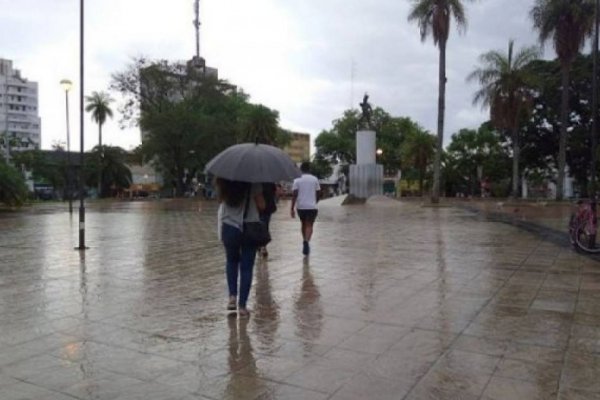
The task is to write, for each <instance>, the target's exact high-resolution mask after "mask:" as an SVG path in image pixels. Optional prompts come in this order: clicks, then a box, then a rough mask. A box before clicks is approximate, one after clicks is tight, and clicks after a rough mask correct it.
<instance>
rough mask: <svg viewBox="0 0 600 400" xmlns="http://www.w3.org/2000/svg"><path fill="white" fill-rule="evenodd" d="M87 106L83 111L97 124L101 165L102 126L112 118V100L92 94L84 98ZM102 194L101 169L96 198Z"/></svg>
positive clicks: (108, 97)
mask: <svg viewBox="0 0 600 400" xmlns="http://www.w3.org/2000/svg"><path fill="white" fill-rule="evenodd" d="M85 101H86V102H87V105H86V107H85V111H87V112H91V113H92V120H93V121H94V122H96V123H97V124H98V148H99V149H100V152H99V155H100V162H99V163H98V165H102V157H103V152H102V125H104V123H105V122H106V118H108V117H111V118H112V116H113V112H112V110H111V108H110V103H112V102H113V101H114V100H113V99H112V98H111V97H110V96H109V94H108V93H105V92H92V95H91V96H86V97H85ZM101 193H102V169H98V196H100V195H101Z"/></svg>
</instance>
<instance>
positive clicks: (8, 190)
mask: <svg viewBox="0 0 600 400" xmlns="http://www.w3.org/2000/svg"><path fill="white" fill-rule="evenodd" d="M26 199H27V186H26V185H25V180H24V179H23V175H22V174H21V173H20V172H19V171H18V170H17V169H16V168H14V167H13V166H11V165H9V164H8V163H7V162H6V161H5V160H4V159H3V158H2V157H0V203H3V204H5V205H7V206H20V205H22V204H23V203H24V202H25V200H26Z"/></svg>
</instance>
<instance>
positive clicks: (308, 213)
mask: <svg viewBox="0 0 600 400" xmlns="http://www.w3.org/2000/svg"><path fill="white" fill-rule="evenodd" d="M300 170H301V171H302V176H301V177H300V178H296V179H294V184H293V186H292V192H293V195H292V209H291V215H292V218H295V217H296V214H295V212H294V207H295V208H296V210H298V218H300V222H301V223H302V240H303V242H302V254H304V255H305V256H307V255H308V254H309V253H310V245H309V242H310V238H311V237H312V233H313V224H314V223H315V219H316V218H317V202H318V201H319V195H320V194H321V186H320V185H319V180H318V179H317V178H316V177H315V176H314V175H311V173H310V163H309V162H308V161H305V162H303V163H302V164H301V165H300Z"/></svg>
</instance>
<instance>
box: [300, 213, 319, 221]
mask: <svg viewBox="0 0 600 400" xmlns="http://www.w3.org/2000/svg"><path fill="white" fill-rule="evenodd" d="M317 212H318V210H298V218H300V221H307V222H315V219H317Z"/></svg>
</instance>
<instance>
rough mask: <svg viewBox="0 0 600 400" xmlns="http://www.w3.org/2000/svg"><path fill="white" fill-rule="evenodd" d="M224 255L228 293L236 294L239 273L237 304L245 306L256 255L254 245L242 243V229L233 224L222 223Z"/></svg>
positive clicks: (241, 306)
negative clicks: (225, 258)
mask: <svg viewBox="0 0 600 400" xmlns="http://www.w3.org/2000/svg"><path fill="white" fill-rule="evenodd" d="M221 238H222V240H223V246H225V255H226V257H227V264H226V269H225V271H226V273H227V286H228V287H229V295H230V296H237V295H238V273H239V275H240V291H239V299H238V305H239V307H240V308H246V302H247V301H248V296H249V295H250V287H251V286H252V271H253V269H254V259H255V257H256V247H255V246H247V245H242V231H240V230H239V229H237V228H236V227H234V226H231V225H228V224H223V226H222V230H221Z"/></svg>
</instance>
